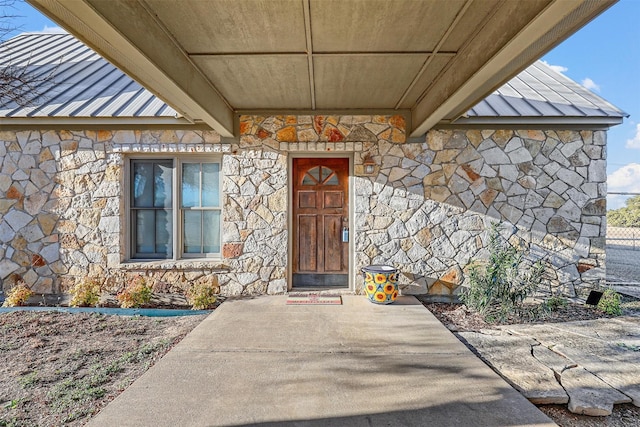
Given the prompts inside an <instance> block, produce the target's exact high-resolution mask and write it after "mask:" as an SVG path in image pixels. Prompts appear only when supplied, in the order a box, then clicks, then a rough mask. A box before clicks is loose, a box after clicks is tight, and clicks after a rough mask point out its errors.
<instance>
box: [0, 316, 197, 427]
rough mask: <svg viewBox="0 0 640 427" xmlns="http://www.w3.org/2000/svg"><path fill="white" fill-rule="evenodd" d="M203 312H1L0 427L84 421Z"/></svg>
mask: <svg viewBox="0 0 640 427" xmlns="http://www.w3.org/2000/svg"><path fill="white" fill-rule="evenodd" d="M205 316H206V315H197V316H182V317H165V318H151V317H125V316H107V315H100V314H86V313H74V314H70V313H54V312H37V313H36V312H27V311H21V312H12V313H3V314H0V427H9V426H60V425H68V426H79V425H83V424H85V423H86V422H87V421H88V420H89V419H90V418H91V416H92V415H94V414H95V413H97V412H98V411H99V410H100V409H101V408H102V407H104V406H105V405H106V404H107V403H109V402H110V401H111V400H113V399H114V398H115V397H116V396H117V395H118V394H120V392H122V391H123V390H124V389H125V388H126V387H127V386H129V384H131V383H132V382H133V381H134V380H135V379H136V378H138V377H139V376H140V375H142V374H143V373H144V372H145V371H146V370H147V369H148V368H149V367H150V366H152V365H153V364H154V362H155V361H156V360H158V359H159V358H160V357H162V356H163V355H164V354H165V353H166V352H167V351H169V349H170V348H171V347H172V346H173V345H175V344H176V343H177V342H178V341H180V340H181V339H182V337H184V336H185V335H186V334H187V333H188V332H189V331H191V330H192V329H193V328H194V327H195V326H196V325H197V324H199V323H200V322H201V321H202V320H203V319H204V317H205Z"/></svg>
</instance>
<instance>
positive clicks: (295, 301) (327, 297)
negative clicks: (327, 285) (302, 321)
mask: <svg viewBox="0 0 640 427" xmlns="http://www.w3.org/2000/svg"><path fill="white" fill-rule="evenodd" d="M341 304H342V297H341V296H340V295H332V294H303V293H292V294H289V298H287V305H341Z"/></svg>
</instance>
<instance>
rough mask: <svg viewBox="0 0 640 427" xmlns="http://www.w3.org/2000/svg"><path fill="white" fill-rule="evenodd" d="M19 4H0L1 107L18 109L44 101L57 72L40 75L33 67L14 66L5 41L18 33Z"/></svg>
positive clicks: (13, 0)
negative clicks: (49, 83)
mask: <svg viewBox="0 0 640 427" xmlns="http://www.w3.org/2000/svg"><path fill="white" fill-rule="evenodd" d="M15 5H16V0H0V42H2V45H0V61H1V62H0V106H6V105H8V104H13V105H15V107H30V106H34V105H36V104H37V103H38V102H39V101H41V100H42V98H43V97H44V93H45V90H46V88H47V86H48V85H46V83H48V82H50V81H52V79H53V75H54V73H55V69H53V70H49V71H46V72H40V73H38V72H37V71H36V69H37V67H31V66H30V63H29V62H27V63H26V64H21V65H17V64H13V63H12V56H11V54H10V53H9V48H8V47H6V46H5V45H4V43H5V38H6V37H8V36H9V35H11V34H12V33H14V32H16V31H17V30H19V27H18V26H16V25H14V23H15V19H16V18H19V17H20V16H19V15H18V14H17V13H16V12H17V10H16V8H15Z"/></svg>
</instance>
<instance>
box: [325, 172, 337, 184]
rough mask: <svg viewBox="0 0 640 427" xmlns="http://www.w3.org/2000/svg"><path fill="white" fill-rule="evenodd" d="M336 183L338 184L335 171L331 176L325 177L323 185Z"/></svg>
mask: <svg viewBox="0 0 640 427" xmlns="http://www.w3.org/2000/svg"><path fill="white" fill-rule="evenodd" d="M331 173H333V171H331ZM327 176H328V175H327ZM338 184H340V182H338V175H337V174H335V173H334V174H333V175H331V178H329V179H327V180H326V181H325V183H324V185H338Z"/></svg>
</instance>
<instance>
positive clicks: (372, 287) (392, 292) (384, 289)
mask: <svg viewBox="0 0 640 427" xmlns="http://www.w3.org/2000/svg"><path fill="white" fill-rule="evenodd" d="M362 273H363V274H364V288H365V291H366V294H367V297H368V298H369V301H371V302H372V303H375V304H391V303H392V302H394V301H395V300H396V298H397V297H398V270H397V269H396V268H394V267H392V266H388V265H370V266H368V267H363V268H362Z"/></svg>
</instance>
